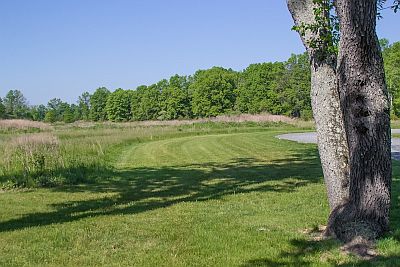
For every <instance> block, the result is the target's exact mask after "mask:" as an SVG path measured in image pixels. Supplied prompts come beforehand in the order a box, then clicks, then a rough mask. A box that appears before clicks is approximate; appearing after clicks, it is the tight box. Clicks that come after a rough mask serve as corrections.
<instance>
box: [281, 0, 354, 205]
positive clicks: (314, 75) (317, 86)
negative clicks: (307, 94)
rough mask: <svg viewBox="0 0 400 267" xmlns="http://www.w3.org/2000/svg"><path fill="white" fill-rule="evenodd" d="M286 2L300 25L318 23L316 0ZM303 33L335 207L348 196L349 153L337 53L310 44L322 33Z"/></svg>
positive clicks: (322, 155) (320, 146) (320, 141)
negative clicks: (327, 51) (337, 76)
mask: <svg viewBox="0 0 400 267" xmlns="http://www.w3.org/2000/svg"><path fill="white" fill-rule="evenodd" d="M287 3H288V8H289V11H290V13H291V14H292V17H293V20H294V22H295V24H296V25H297V26H299V25H302V24H309V25H311V24H314V23H315V15H314V12H313V9H314V8H315V7H316V6H315V4H314V3H313V0H288V1H287ZM327 15H329V14H327ZM300 36H301V39H302V41H303V44H304V46H305V47H306V49H307V52H308V55H309V57H310V63H311V102H312V103H311V104H312V109H313V116H314V120H315V124H316V129H317V138H318V149H319V155H320V158H321V165H322V169H323V173H324V179H325V185H326V188H327V193H328V200H329V204H330V207H331V210H334V209H335V208H336V207H338V206H340V205H341V204H343V201H344V200H346V199H347V198H348V195H349V176H348V173H349V171H348V154H349V153H348V147H347V141H346V135H345V129H344V123H343V115H342V111H341V108H340V100H339V91H338V86H337V79H336V55H335V54H332V53H331V54H328V53H326V51H324V50H325V48H324V47H321V48H313V47H312V46H311V45H310V42H311V41H312V40H313V39H314V40H315V39H318V38H319V37H320V32H318V33H313V32H311V31H307V32H306V33H305V35H300Z"/></svg>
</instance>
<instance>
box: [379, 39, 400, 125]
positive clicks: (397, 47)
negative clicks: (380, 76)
mask: <svg viewBox="0 0 400 267" xmlns="http://www.w3.org/2000/svg"><path fill="white" fill-rule="evenodd" d="M382 54H383V58H384V61H385V74H386V83H387V86H388V89H389V92H390V94H391V97H392V108H393V109H392V110H393V113H394V115H395V116H397V117H400V42H397V43H394V44H392V45H389V44H388V42H386V45H385V46H384V48H383V53H382Z"/></svg>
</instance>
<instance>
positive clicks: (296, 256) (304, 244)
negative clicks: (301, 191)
mask: <svg viewBox="0 0 400 267" xmlns="http://www.w3.org/2000/svg"><path fill="white" fill-rule="evenodd" d="M399 167H400V163H399V162H398V161H394V162H393V170H394V175H393V177H394V179H393V184H392V207H391V215H390V220H391V231H390V232H389V233H388V234H387V235H386V236H385V237H383V238H382V239H391V242H393V243H395V244H396V246H400V203H399V202H400V179H399V172H398V170H399ZM290 245H291V249H290V251H281V253H280V255H279V257H277V258H278V259H279V260H276V258H274V260H273V259H270V258H259V259H254V260H249V261H247V262H246V263H245V264H243V265H242V266H243V267H253V266H315V257H319V259H320V260H322V261H324V263H325V264H328V265H330V266H343V267H350V266H400V251H399V252H396V253H394V254H393V253H392V254H390V255H384V256H383V255H381V256H377V257H375V258H374V259H372V260H357V259H356V258H354V259H353V261H352V262H349V263H342V262H340V261H339V262H337V261H335V260H334V259H329V255H330V252H331V251H332V250H334V249H338V248H339V247H340V246H341V245H342V244H340V243H339V242H338V241H336V240H333V239H327V240H321V241H314V240H310V238H307V237H304V238H303V239H293V240H291V241H290ZM392 250H393V249H392Z"/></svg>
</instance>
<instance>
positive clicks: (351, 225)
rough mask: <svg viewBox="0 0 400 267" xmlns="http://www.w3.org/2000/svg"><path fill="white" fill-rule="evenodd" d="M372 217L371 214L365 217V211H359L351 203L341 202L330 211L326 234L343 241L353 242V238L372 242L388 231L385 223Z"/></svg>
mask: <svg viewBox="0 0 400 267" xmlns="http://www.w3.org/2000/svg"><path fill="white" fill-rule="evenodd" d="M374 217H375V216H373V215H371V214H370V216H368V217H366V216H365V213H362V212H359V211H358V210H357V208H356V206H355V205H353V204H351V203H345V204H342V205H340V206H338V207H336V208H335V209H334V210H333V211H332V212H331V214H330V216H329V219H328V226H327V229H326V235H327V236H332V237H335V238H337V239H339V240H340V241H342V242H344V243H349V242H354V240H361V241H362V242H371V241H372V242H373V241H375V240H376V239H377V238H379V237H381V236H382V235H383V234H384V233H385V232H386V231H388V225H387V223H383V222H381V221H379V220H375V219H373V218H374ZM375 218H379V217H378V216H376V217H375Z"/></svg>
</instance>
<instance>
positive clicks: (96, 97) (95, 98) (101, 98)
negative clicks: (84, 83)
mask: <svg viewBox="0 0 400 267" xmlns="http://www.w3.org/2000/svg"><path fill="white" fill-rule="evenodd" d="M109 95H110V91H108V89H107V88H105V87H100V88H98V89H97V90H96V91H95V92H94V93H93V95H92V97H91V98H90V106H91V108H90V118H91V119H92V120H94V121H105V120H107V111H106V103H107V98H108V96H109Z"/></svg>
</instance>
